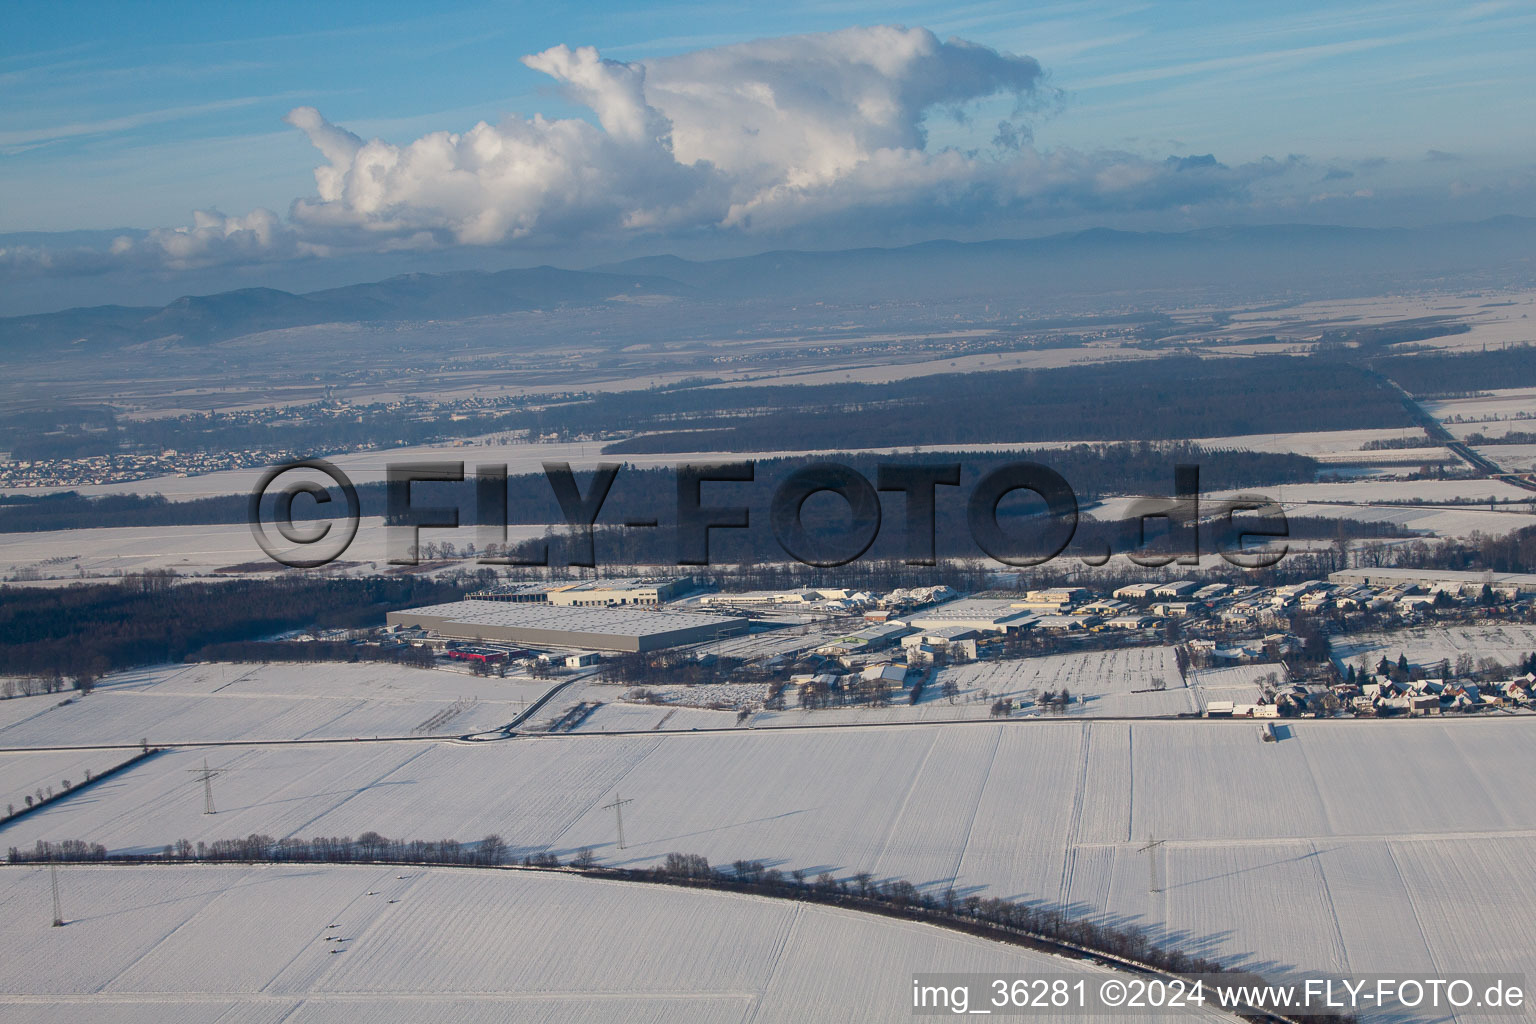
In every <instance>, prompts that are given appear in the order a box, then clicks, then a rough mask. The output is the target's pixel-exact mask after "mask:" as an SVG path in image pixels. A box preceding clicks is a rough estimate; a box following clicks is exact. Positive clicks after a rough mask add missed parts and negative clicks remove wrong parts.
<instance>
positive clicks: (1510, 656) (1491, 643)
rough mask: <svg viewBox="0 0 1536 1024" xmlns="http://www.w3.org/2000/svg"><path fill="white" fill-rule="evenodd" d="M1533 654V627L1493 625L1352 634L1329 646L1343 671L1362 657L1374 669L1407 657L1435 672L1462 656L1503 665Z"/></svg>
mask: <svg viewBox="0 0 1536 1024" xmlns="http://www.w3.org/2000/svg"><path fill="white" fill-rule="evenodd" d="M1532 651H1536V626H1527V625H1522V624H1520V623H1518V622H1495V623H1488V624H1486V625H1478V626H1419V627H1416V628H1413V629H1399V630H1393V631H1391V632H1377V633H1351V634H1348V635H1345V636H1336V637H1334V638H1333V642H1332V644H1331V653H1332V655H1333V660H1334V662H1335V663H1336V664H1337V665H1338V666H1339V667H1340V668H1341V669H1342V668H1343V667H1344V666H1345V665H1353V664H1358V663H1359V661H1360V658H1361V656H1364V657H1366V658H1367V659H1369V661H1370V662H1371V664H1372V666H1373V667H1374V665H1375V663H1376V662H1378V661H1380V660H1381V659H1382V658H1388V659H1390V660H1391V661H1396V660H1397V656H1398V655H1399V654H1402V655H1406V656H1407V658H1408V663H1409V664H1410V665H1418V666H1421V667H1423V668H1424V669H1425V670H1426V671H1432V670H1434V668H1435V666H1437V665H1439V664H1440V662H1441V661H1443V660H1448V661H1450V663H1451V665H1452V666H1453V667H1454V666H1455V664H1456V661H1457V659H1458V658H1460V657H1461V656H1462V655H1463V654H1467V655H1470V656H1471V657H1472V658H1473V660H1474V661H1476V660H1477V659H1479V658H1493V659H1495V660H1497V661H1499V662H1501V663H1503V664H1505V665H1514V664H1516V663H1517V662H1520V661H1523V660H1524V659H1525V657H1526V656H1527V655H1528V654H1530V653H1531V652H1532Z"/></svg>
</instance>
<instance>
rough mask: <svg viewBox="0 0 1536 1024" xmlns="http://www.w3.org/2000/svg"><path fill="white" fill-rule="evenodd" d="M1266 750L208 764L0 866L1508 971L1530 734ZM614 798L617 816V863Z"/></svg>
mask: <svg viewBox="0 0 1536 1024" xmlns="http://www.w3.org/2000/svg"><path fill="white" fill-rule="evenodd" d="M1281 731H1282V739H1281V741H1280V742H1279V743H1261V742H1259V737H1258V732H1257V729H1256V727H1254V726H1253V725H1252V724H1250V723H1240V722H1225V723H1217V722H1210V721H1157V722H1137V723H1131V722H1120V721H1116V722H1104V721H1094V720H1091V719H1075V720H1074V719H1067V720H1064V721H1051V720H1046V721H1040V722H1034V723H1012V724H1004V723H975V724H961V725H948V726H923V725H910V726H895V727H887V728H873V729H869V728H863V729H860V728H829V729H809V730H776V729H757V730H745V729H743V730H735V731H731V732H727V733H657V734H654V735H648V736H601V735H586V736H583V735H577V736H560V737H536V738H533V737H529V738H522V739H516V740H509V741H503V742H495V743H478V744H476V743H461V742H453V741H438V742H431V743H425V744H423V743H377V744H314V745H305V746H302V747H292V748H270V747H269V748H229V749H225V750H221V751H219V752H218V757H219V762H220V764H221V765H227V766H228V767H230V768H231V769H232V770H231V771H229V772H228V773H227V774H226V775H223V776H221V777H220V778H219V779H218V780H217V781H216V782H215V792H216V797H217V799H218V801H219V813H218V814H216V815H214V816H211V817H210V816H206V815H204V814H203V813H202V810H203V808H202V794H201V787H200V786H199V785H196V784H195V779H196V772H195V771H189V769H196V768H197V767H199V766H200V765H201V763H202V758H203V756H204V755H203V753H201V752H199V751H195V750H186V751H172V752H169V753H166V754H162V755H160V756H158V757H156V758H154V759H152V760H150V761H148V762H146V763H144V764H143V765H141V766H139V767H136V768H134V769H132V770H130V771H128V772H126V773H125V774H124V775H122V776H119V777H117V778H115V779H113V780H110V781H109V782H107V783H104V784H102V785H101V786H99V787H97V788H96V789H95V790H93V791H92V793H91V794H90V795H89V797H88V798H86V797H84V796H83V797H82V798H79V799H71V800H66V801H63V802H61V803H58V804H55V805H54V806H52V807H49V808H47V809H45V810H43V811H41V812H39V813H37V814H34V815H30V816H28V817H26V818H23V819H21V820H20V821H18V822H15V823H13V824H12V825H10V826H7V827H5V828H3V829H0V845H18V846H25V845H31V843H33V842H34V841H35V840H37V839H39V838H46V839H54V840H57V839H64V838H81V839H87V840H91V841H96V842H103V843H105V844H107V845H108V846H109V847H110V848H112V849H116V850H140V851H146V850H157V849H159V848H161V847H162V846H164V845H165V844H166V843H168V842H174V841H175V840H177V839H179V838H183V837H185V838H188V839H191V840H193V841H197V840H199V839H213V838H229V837H243V836H245V835H248V834H250V833H253V832H256V833H265V834H269V835H273V836H284V835H298V836H305V837H307V836H312V835H354V836H355V835H359V834H361V833H362V832H364V831H366V830H368V829H375V830H378V831H380V832H383V833H386V834H389V835H394V836H404V837H418V836H420V837H434V838H436V837H442V836H452V837H457V838H461V839H466V840H470V839H475V838H478V837H480V836H482V835H484V834H486V833H488V832H493V831H494V832H498V833H500V834H501V835H502V836H504V837H505V838H506V840H507V842H508V844H509V846H510V847H511V849H512V851H513V852H514V854H516V855H519V856H520V855H522V854H524V853H527V852H534V851H539V850H546V849H547V850H550V851H553V852H555V853H557V854H559V855H560V856H562V857H569V856H571V855H572V854H573V853H574V852H575V851H576V850H578V849H580V848H582V847H591V848H592V849H593V850H594V851H596V853H597V855H598V857H599V859H600V860H602V861H604V862H607V863H617V864H645V863H652V862H655V861H657V860H659V859H660V858H662V857H664V856H665V854H667V853H668V852H673V851H684V852H696V853H702V854H704V855H706V856H707V857H708V858H709V859H710V860H711V862H713V863H729V862H730V861H732V860H734V859H737V858H752V859H761V860H763V861H764V862H765V863H767V864H770V865H772V866H775V867H778V868H780V869H781V870H789V869H791V868H802V869H804V870H807V871H810V872H812V873H815V872H819V871H822V870H827V871H832V872H834V873H835V874H838V875H840V876H847V875H850V874H852V873H853V872H855V871H859V870H868V871H871V872H873V873H875V874H876V875H877V876H881V877H902V878H906V879H908V880H910V881H912V882H914V883H916V884H920V885H929V886H939V887H942V886H945V885H948V884H951V883H953V884H954V885H955V886H956V888H957V889H958V890H962V891H966V892H971V891H976V892H982V893H987V894H994V895H1006V896H1020V897H1026V898H1031V899H1041V900H1047V901H1065V902H1069V903H1071V904H1072V905H1074V906H1076V907H1078V908H1080V909H1081V910H1083V911H1085V912H1093V913H1102V914H1106V915H1112V916H1120V917H1124V918H1126V919H1128V920H1132V921H1135V922H1138V923H1141V924H1144V925H1148V926H1150V927H1152V928H1154V929H1155V930H1159V931H1162V930H1166V931H1167V933H1168V934H1169V935H1171V936H1173V937H1174V938H1176V939H1177V940H1178V941H1180V942H1181V943H1182V944H1184V945H1186V946H1189V947H1192V948H1198V949H1200V950H1202V951H1203V952H1207V953H1210V954H1212V955H1216V956H1218V957H1220V958H1223V959H1226V960H1228V961H1232V962H1236V963H1246V964H1248V965H1250V966H1255V967H1266V968H1268V969H1271V970H1275V971H1277V972H1301V971H1309V970H1313V971H1317V970H1321V971H1331V972H1338V973H1366V972H1373V971H1396V972H1402V971H1410V970H1422V971H1429V970H1435V969H1438V970H1456V969H1462V970H1479V971H1497V970H1524V969H1525V966H1524V965H1525V964H1526V963H1528V962H1529V961H1530V959H1531V958H1532V957H1533V956H1536V932H1533V931H1532V929H1531V928H1530V927H1529V921H1531V920H1532V919H1536V893H1532V891H1531V890H1530V888H1529V887H1528V886H1524V885H1523V884H1521V883H1520V882H1519V881H1518V879H1520V878H1523V877H1524V874H1525V873H1526V871H1525V867H1524V866H1525V865H1528V864H1529V862H1530V860H1531V858H1532V857H1536V828H1532V825H1531V822H1532V821H1536V788H1533V787H1530V786H1526V785H1524V784H1523V783H1522V780H1523V779H1525V778H1526V777H1528V776H1529V774H1530V770H1531V767H1532V756H1531V750H1532V735H1531V732H1530V722H1529V721H1528V720H1525V719H1496V720H1485V719H1475V720H1466V721H1461V720H1458V721H1411V722H1408V721H1405V722H1391V721H1361V722H1354V721H1338V722H1329V721H1308V722H1295V723H1286V724H1284V725H1283V726H1282V727H1281ZM189 780H192V781H189ZM616 793H618V794H622V795H623V796H625V797H627V798H630V799H632V800H633V801H634V802H633V803H632V804H630V805H628V806H627V807H626V808H625V814H624V824H625V833H626V839H627V843H628V848H627V849H625V850H623V851H620V850H618V849H617V847H616V844H615V841H614V820H613V813H612V811H610V810H607V809H605V808H604V805H605V804H607V803H608V802H609V801H611V800H612V799H613V797H614V795H615V794H616ZM1153 838H1156V839H1162V840H1165V841H1166V845H1165V846H1164V847H1163V849H1164V850H1165V855H1164V856H1165V860H1166V863H1165V866H1164V870H1165V871H1166V881H1165V882H1164V884H1162V885H1160V886H1158V888H1160V889H1161V891H1160V892H1156V893H1149V891H1148V889H1149V888H1150V886H1149V879H1148V873H1149V872H1148V864H1147V857H1146V855H1145V854H1141V853H1138V851H1139V850H1140V849H1141V847H1142V846H1143V845H1144V844H1145V843H1146V842H1147V841H1148V840H1149V839H1153ZM1490 880H1498V882H1497V884H1494V883H1493V882H1491V881H1490Z"/></svg>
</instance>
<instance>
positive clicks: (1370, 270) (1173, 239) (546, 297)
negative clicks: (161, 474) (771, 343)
mask: <svg viewBox="0 0 1536 1024" xmlns="http://www.w3.org/2000/svg"><path fill="white" fill-rule="evenodd" d="M1533 253H1536V220H1532V219H1530V218H1523V217H1499V218H1495V219H1492V220H1487V221H1479V222H1476V223H1462V224H1449V225H1440V226H1435V227H1422V228H1394V229H1370V228H1347V227H1330V226H1317V225H1276V226H1265V227H1235V228H1210V229H1202V230H1195V231H1187V232H1173V233H1168V232H1126V231H1110V230H1091V231H1081V232H1075V233H1071V234H1063V235H1053V236H1050V237H1046V238H1037V239H1022V240H1020V239H1004V240H997V241H989V242H948V241H937V242H923V243H920V244H917V245H909V246H904V247H900V248H890V249H851V250H842V251H834V252H804V251H783V252H767V253H761V254H758V255H755V256H746V257H740V258H735V259H721V260H705V261H695V260H686V259H682V258H679V257H676V256H650V257H643V258H640V259H633V260H628V261H625V262H622V263H614V264H609V265H604V266H598V267H593V268H591V269H588V270H561V269H557V268H554V267H535V268H532V269H523V270H503V271H499V272H482V271H457V272H453V273H444V274H408V275H404V276H400V277H392V278H389V279H387V280H383V281H378V282H375V283H371V284H357V285H350V286H347V287H342V288H331V289H326V290H324V291H315V292H308V293H305V294H294V293H291V292H285V291H279V290H276V289H270V288H246V289H240V290H237V291H229V292H221V293H219V294H215V295H202V296H185V297H183V298H180V299H177V300H175V301H174V302H172V303H170V304H169V305H166V306H163V307H158V308H156V307H130V306H96V307H88V308H77V309H68V310H64V311H62V312H58V313H44V314H36V315H31V316H20V317H10V318H5V319H0V349H5V350H10V351H12V352H16V351H18V350H29V349H30V350H33V351H43V352H46V351H47V350H49V349H53V348H55V347H56V346H61V345H71V346H85V347H86V348H87V349H89V350H98V349H99V350H112V349H118V348H124V347H128V346H132V345H136V344H142V343H146V342H156V341H170V342H175V343H178V344H194V345H195V344H209V343H213V342H218V341H223V340H227V339H230V338H236V337H241V336H243V335H247V334H252V333H256V332H259V331H268V330H275V329H279V328H286V327H300V326H307V325H313V324H324V323H338V322H349V323H350V322H378V321H424V320H445V319H454V320H457V319H462V318H465V317H473V316H485V315H491V314H497V313H510V312H516V311H519V310H529V309H549V308H555V307H560V306H573V305H591V304H595V303H601V302H607V301H610V300H612V299H615V298H617V297H620V296H629V297H639V296H674V297H682V298H686V299H699V300H711V299H718V300H741V299H785V300H794V301H806V300H811V299H822V300H828V301H843V302H865V301H890V300H896V301H903V300H905V301H922V300H925V299H941V298H945V299H953V298H966V297H974V298H978V299H984V298H989V297H990V298H1005V297H1006V298H1010V299H1042V300H1044V299H1049V298H1050V297H1051V296H1053V295H1055V296H1059V295H1061V294H1064V293H1072V294H1080V295H1094V294H1101V295H1103V296H1105V297H1106V299H1107V300H1109V302H1110V303H1112V304H1114V305H1116V306H1125V305H1132V304H1134V301H1133V300H1132V299H1130V298H1129V296H1133V295H1134V294H1135V293H1138V292H1143V293H1145V292H1168V291H1175V290H1184V291H1188V290H1194V291H1197V292H1207V293H1209V292H1233V291H1238V292H1245V293H1248V294H1268V295H1276V294H1283V293H1285V292H1286V291H1288V290H1295V291H1298V292H1301V291H1307V290H1313V289H1322V290H1324V291H1325V292H1326V293H1328V294H1336V295H1337V294H1350V293H1355V294H1358V293H1360V291H1362V290H1370V289H1379V290H1387V291H1390V290H1397V289H1405V290H1406V289H1411V288H1417V287H1421V286H1423V285H1424V284H1426V283H1439V284H1442V285H1446V286H1453V287H1459V286H1465V285H1469V284H1476V283H1478V282H1479V281H1480V280H1482V281H1487V282H1489V283H1510V282H1524V283H1530V281H1531V280H1532V278H1533V277H1536V262H1533V258H1532V254H1533Z"/></svg>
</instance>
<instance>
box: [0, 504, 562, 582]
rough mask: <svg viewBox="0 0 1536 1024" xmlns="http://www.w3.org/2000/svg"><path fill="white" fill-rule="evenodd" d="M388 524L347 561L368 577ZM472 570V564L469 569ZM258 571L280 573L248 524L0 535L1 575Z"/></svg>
mask: <svg viewBox="0 0 1536 1024" xmlns="http://www.w3.org/2000/svg"><path fill="white" fill-rule="evenodd" d="M383 523H384V520H383V519H382V518H380V517H378V516H366V517H364V518H363V520H362V521H361V523H360V524H359V526H358V531H357V537H356V539H355V540H353V542H352V544H351V545H350V546H349V547H348V548H347V551H346V553H345V554H344V555H343V556H342V558H343V560H344V561H347V562H360V563H362V564H363V565H364V566H365V567H366V568H368V569H369V571H377V570H380V569H384V568H387V567H388V566H387V564H386V563H387V562H388V560H389V548H388V547H387V544H386V533H385V529H384V525H383ZM543 532H544V530H543V528H542V527H535V526H509V527H508V528H507V536H508V537H509V538H510V539H511V540H513V541H518V540H525V539H527V538H529V537H536V536H540V535H542V534H543ZM461 533H462V534H463V535H462V536H455V535H453V534H452V533H450V532H440V533H439V534H436V535H434V534H430V533H429V534H428V535H427V539H428V540H436V539H447V540H452V541H454V542H455V543H458V544H463V543H466V542H468V541H469V540H471V539H472V538H471V535H470V531H461ZM468 564H470V565H471V567H472V563H468ZM245 565H255V566H257V567H259V568H260V569H262V570H266V569H271V570H274V571H281V569H282V566H280V565H278V563H276V562H274V561H272V560H271V559H270V558H268V557H267V555H266V554H265V553H263V551H262V550H261V547H260V546H259V545H258V544H257V543H256V541H255V539H254V538H253V537H252V536H251V529H250V527H249V526H246V525H245V524H244V523H222V524H210V525H204V526H121V527H103V528H101V529H92V530H51V531H45V532H41V533H0V575H3V576H13V575H15V574H16V573H18V572H22V573H28V574H31V573H36V574H37V575H38V576H40V577H42V578H44V579H63V580H74V579H81V578H86V577H102V576H114V575H117V574H121V573H127V572H143V571H145V570H148V569H174V570H176V571H177V572H178V573H182V574H184V575H205V574H207V573H211V572H214V571H216V570H219V569H227V568H232V567H234V566H245Z"/></svg>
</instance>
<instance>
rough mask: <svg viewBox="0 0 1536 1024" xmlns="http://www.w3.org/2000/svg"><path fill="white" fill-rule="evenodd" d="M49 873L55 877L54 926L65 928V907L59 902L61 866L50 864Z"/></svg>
mask: <svg viewBox="0 0 1536 1024" xmlns="http://www.w3.org/2000/svg"><path fill="white" fill-rule="evenodd" d="M48 873H49V875H51V876H52V877H53V926H54V927H55V928H63V927H64V908H63V906H61V905H60V903H59V866H58V865H57V864H49V865H48Z"/></svg>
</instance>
